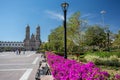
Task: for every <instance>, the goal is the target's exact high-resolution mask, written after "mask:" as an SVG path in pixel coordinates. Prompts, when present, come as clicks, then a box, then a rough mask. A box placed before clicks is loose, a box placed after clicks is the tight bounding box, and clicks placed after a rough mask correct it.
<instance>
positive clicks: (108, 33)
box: [107, 30, 110, 51]
mask: <svg viewBox="0 0 120 80" xmlns="http://www.w3.org/2000/svg"><path fill="white" fill-rule="evenodd" d="M107 40H108V44H107V47H108V51H110V47H109V45H110V41H109V40H110V30H107Z"/></svg>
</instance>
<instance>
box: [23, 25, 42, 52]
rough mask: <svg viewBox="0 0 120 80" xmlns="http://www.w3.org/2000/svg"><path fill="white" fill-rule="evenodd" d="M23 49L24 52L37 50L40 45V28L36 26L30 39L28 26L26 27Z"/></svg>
mask: <svg viewBox="0 0 120 80" xmlns="http://www.w3.org/2000/svg"><path fill="white" fill-rule="evenodd" d="M23 42H24V48H25V49H26V50H37V49H38V48H39V47H40V45H41V40H40V26H39V25H38V26H37V28H36V34H32V35H31V37H30V26H29V25H27V27H26V34H25V39H24V41H23Z"/></svg>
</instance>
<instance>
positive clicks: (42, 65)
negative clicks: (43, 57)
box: [35, 61, 52, 80]
mask: <svg viewBox="0 0 120 80" xmlns="http://www.w3.org/2000/svg"><path fill="white" fill-rule="evenodd" d="M50 75H51V72H50V69H49V66H48V64H47V63H46V62H42V61H40V62H39V67H38V70H37V73H36V75H35V79H36V80H44V78H43V77H42V76H44V77H45V76H46V77H47V76H50ZM51 76H52V75H51ZM42 78H43V79H42ZM45 80H47V78H46V79H45Z"/></svg>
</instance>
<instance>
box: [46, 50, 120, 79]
mask: <svg viewBox="0 0 120 80" xmlns="http://www.w3.org/2000/svg"><path fill="white" fill-rule="evenodd" d="M46 57H47V61H48V64H49V66H50V70H51V73H52V75H53V77H54V79H55V80H107V79H110V78H112V79H110V80H113V79H114V80H120V75H118V74H116V75H115V76H112V77H111V76H110V74H109V73H108V72H106V71H102V70H101V69H100V68H97V67H96V66H95V64H94V63H93V62H89V63H86V64H83V63H81V62H76V61H75V60H69V59H64V57H61V56H58V55H55V54H53V53H51V52H46Z"/></svg>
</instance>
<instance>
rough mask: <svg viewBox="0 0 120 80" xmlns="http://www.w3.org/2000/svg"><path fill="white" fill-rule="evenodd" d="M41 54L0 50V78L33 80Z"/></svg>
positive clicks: (0, 79) (4, 79)
mask: <svg viewBox="0 0 120 80" xmlns="http://www.w3.org/2000/svg"><path fill="white" fill-rule="evenodd" d="M41 60H42V58H41V54H35V52H34V51H26V52H25V54H23V52H21V54H20V55H17V54H16V53H14V52H0V80H35V74H36V72H37V69H38V66H39V61H41Z"/></svg>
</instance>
